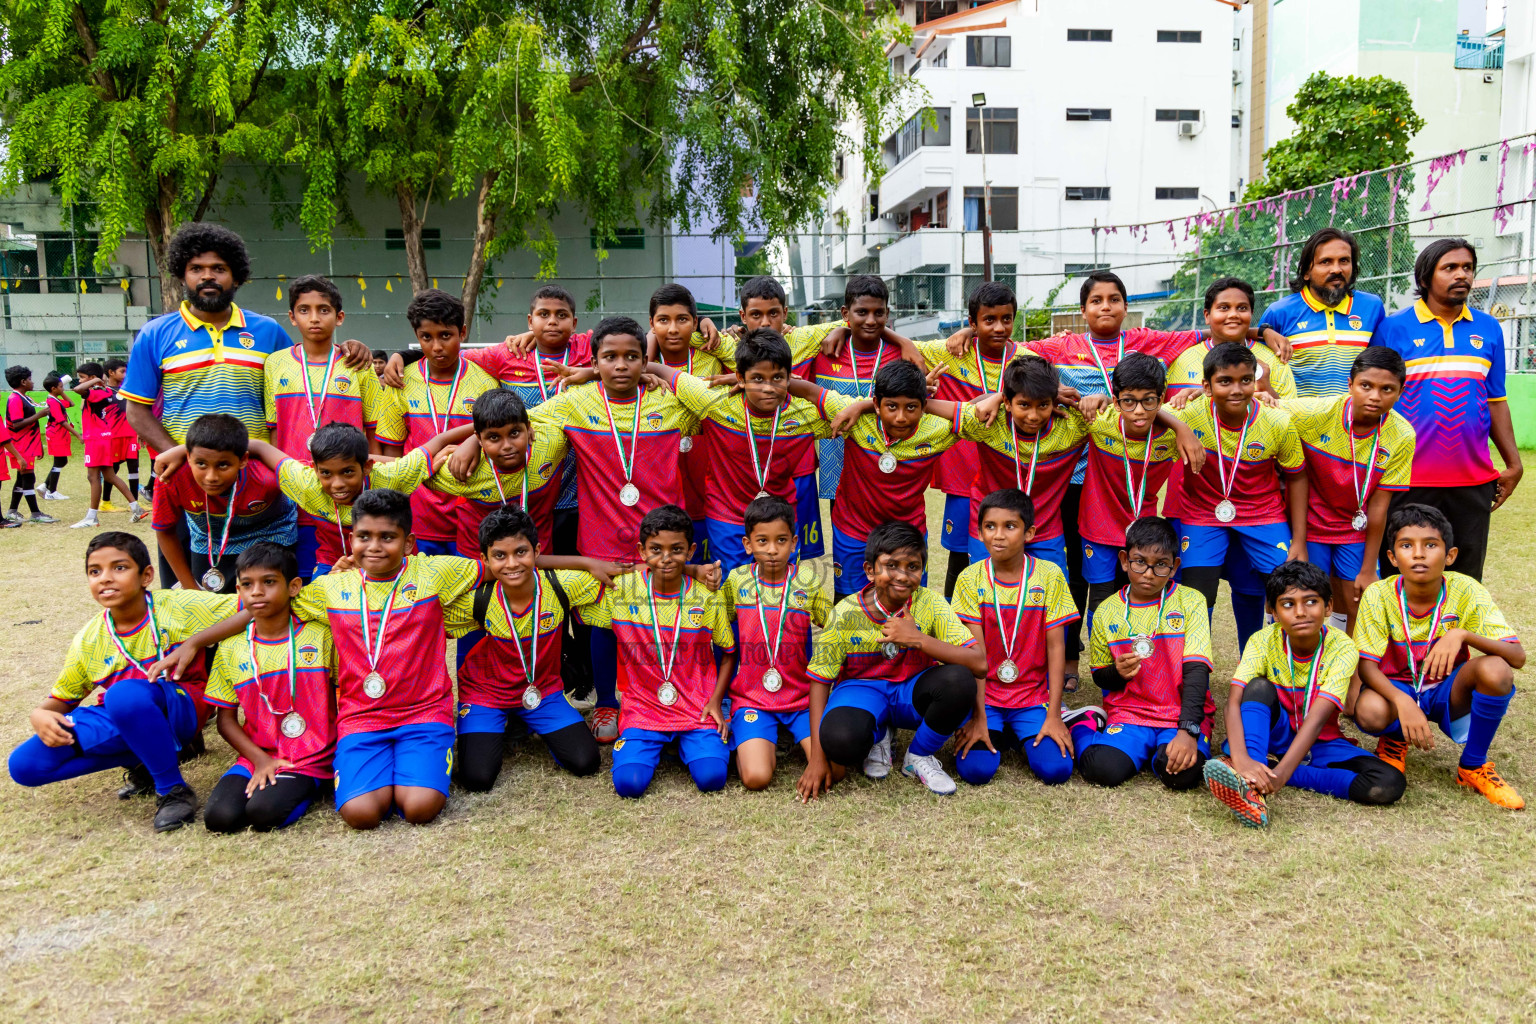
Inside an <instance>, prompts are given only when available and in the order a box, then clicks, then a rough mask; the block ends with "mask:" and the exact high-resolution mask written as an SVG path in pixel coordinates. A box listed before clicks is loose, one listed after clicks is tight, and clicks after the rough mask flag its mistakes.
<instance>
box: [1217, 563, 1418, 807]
mask: <svg viewBox="0 0 1536 1024" xmlns="http://www.w3.org/2000/svg"><path fill="white" fill-rule="evenodd" d="M1264 589H1265V594H1264V599H1265V604H1266V605H1267V606H1268V607H1267V610H1268V611H1269V613H1270V614H1271V615H1273V616H1274V617H1275V622H1274V624H1273V625H1270V626H1266V627H1265V628H1263V629H1261V630H1260V631H1259V632H1258V633H1256V634H1254V636H1253V638H1252V639H1250V640H1249V641H1248V646H1247V647H1246V648H1245V649H1244V650H1243V659H1242V662H1241V663H1240V664H1239V665H1238V666H1237V673H1236V675H1235V676H1234V677H1233V679H1232V692H1231V696H1230V697H1229V698H1228V700H1227V743H1228V745H1229V749H1230V756H1228V757H1223V758H1220V759H1218V760H1213V761H1207V762H1206V765H1205V784H1206V786H1207V787H1208V788H1209V789H1210V791H1211V793H1212V794H1213V795H1214V796H1215V797H1216V799H1218V800H1220V801H1221V802H1222V803H1224V804H1226V805H1227V806H1228V807H1230V808H1231V809H1232V814H1233V815H1234V816H1235V817H1236V818H1237V820H1238V821H1239V822H1241V823H1242V824H1244V825H1250V826H1253V827H1259V826H1262V825H1267V824H1269V808H1268V806H1267V804H1266V802H1265V797H1267V796H1273V795H1274V794H1275V793H1278V792H1279V791H1280V790H1281V789H1282V788H1283V787H1285V786H1297V787H1300V788H1301V789H1310V790H1313V791H1314V792H1318V793H1326V794H1328V795H1329V796H1335V797H1338V798H1339V799H1341V800H1353V801H1354V802H1355V803H1357V804H1373V805H1384V804H1391V803H1396V802H1397V800H1398V798H1399V797H1401V796H1402V795H1403V789H1404V788H1405V787H1406V786H1407V780H1406V779H1404V778H1403V773H1402V772H1400V771H1398V770H1397V769H1396V768H1394V767H1392V766H1391V765H1389V764H1387V763H1386V762H1385V761H1382V760H1380V759H1378V758H1376V757H1373V756H1371V755H1370V754H1367V753H1366V752H1365V751H1363V750H1361V749H1360V748H1359V747H1358V746H1357V745H1356V744H1355V743H1354V742H1353V741H1352V740H1348V739H1345V738H1344V736H1343V735H1342V734H1341V733H1340V732H1339V724H1338V720H1339V712H1340V711H1342V710H1343V709H1344V703H1345V701H1346V700H1348V699H1349V681H1350V678H1351V677H1352V676H1353V675H1354V671H1355V663H1356V661H1357V660H1358V659H1359V653H1358V652H1357V651H1356V650H1355V645H1354V643H1353V642H1351V641H1350V639H1349V637H1347V636H1345V635H1344V633H1343V631H1342V630H1339V629H1329V628H1328V625H1327V623H1328V619H1329V616H1330V615H1332V613H1333V593H1332V590H1333V588H1332V585H1331V584H1330V583H1329V580H1328V573H1327V572H1326V571H1325V570H1323V569H1320V568H1319V567H1317V566H1315V565H1312V564H1311V563H1308V562H1285V563H1283V564H1282V565H1281V566H1280V567H1279V568H1278V569H1276V570H1275V571H1274V572H1272V573H1270V574H1269V577H1268V579H1266V581H1265V583H1264ZM1271 754H1273V755H1275V756H1276V757H1278V758H1279V759H1280V760H1279V763H1278V764H1276V765H1275V766H1274V767H1273V768H1271V767H1270V766H1269V756H1270V755H1271Z"/></svg>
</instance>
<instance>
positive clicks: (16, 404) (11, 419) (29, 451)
mask: <svg viewBox="0 0 1536 1024" xmlns="http://www.w3.org/2000/svg"><path fill="white" fill-rule="evenodd" d="M35 412H37V406H36V405H35V404H34V403H33V401H32V399H31V398H30V397H28V396H27V395H24V394H22V393H21V392H20V391H12V392H11V393H10V394H8V395H6V396H5V426H6V429H7V430H9V431H10V434H11V443H12V444H14V445H15V446H16V453H17V454H18V455H20V456H21V457H22V459H23V460H24V461H28V462H35V461H36V460H38V459H40V458H42V457H43V429H42V426H41V424H42V420H34V421H33V422H31V423H29V424H27V425H26V426H25V427H23V426H20V425H19V424H20V422H21V421H22V420H24V419H26V418H27V417H28V416H31V415H32V414H33V413H35Z"/></svg>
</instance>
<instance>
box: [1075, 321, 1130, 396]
mask: <svg viewBox="0 0 1536 1024" xmlns="http://www.w3.org/2000/svg"><path fill="white" fill-rule="evenodd" d="M1084 337H1085V338H1087V339H1088V354H1089V355H1091V356H1093V365H1095V366H1097V367H1098V368H1099V376H1101V377H1103V378H1104V393H1105V394H1106V395H1113V394H1114V393H1115V385H1114V383H1113V382H1112V381H1111V380H1110V377H1109V370H1108V369H1106V368H1105V366H1104V360H1102V359H1100V358H1099V346H1098V345H1097V344H1095V343H1094V340H1093V335H1091V334H1087V335H1084ZM1124 358H1125V332H1124V331H1121V332H1120V338H1119V341H1118V342H1117V347H1116V349H1115V365H1116V366H1119V365H1120V360H1122V359H1124Z"/></svg>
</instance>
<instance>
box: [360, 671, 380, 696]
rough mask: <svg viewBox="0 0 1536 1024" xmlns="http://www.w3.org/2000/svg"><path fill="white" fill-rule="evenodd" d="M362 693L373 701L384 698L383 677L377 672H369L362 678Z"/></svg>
mask: <svg viewBox="0 0 1536 1024" xmlns="http://www.w3.org/2000/svg"><path fill="white" fill-rule="evenodd" d="M363 692H364V693H366V694H367V695H368V696H369V698H371V699H373V700H378V699H379V698H380V697H382V696H384V677H383V676H381V675H379V674H378V673H377V672H369V673H368V674H367V675H365V676H363Z"/></svg>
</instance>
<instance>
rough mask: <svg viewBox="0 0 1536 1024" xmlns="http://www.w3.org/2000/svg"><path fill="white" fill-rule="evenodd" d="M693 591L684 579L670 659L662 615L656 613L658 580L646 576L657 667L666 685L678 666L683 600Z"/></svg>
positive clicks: (673, 623)
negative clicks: (667, 654) (662, 633)
mask: <svg viewBox="0 0 1536 1024" xmlns="http://www.w3.org/2000/svg"><path fill="white" fill-rule="evenodd" d="M692 589H693V587H692V584H691V583H690V581H689V580H688V578H687V577H684V578H683V589H682V590H681V591H679V592H678V595H677V614H676V615H675V616H673V619H672V657H671V658H670V659H669V658H667V657H666V651H665V648H664V647H663V646H662V642H661V622H660V615H659V613H658V612H657V611H656V580H655V578H654V577H653V576H652V575H651V574H650V573H649V572H647V573H646V574H645V596H646V597H647V598H648V599H649V600H650V602H651V633H652V634H653V635H654V636H655V638H656V667H657V668H660V669H661V670H662V672H661V679H662V682H664V683H670V682H671V681H672V667H673V666H674V665H676V664H677V642H678V640H680V639H681V638H682V635H683V600H684V599H685V598H686V597H687V596H688V592H689V591H690V590H692Z"/></svg>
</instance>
